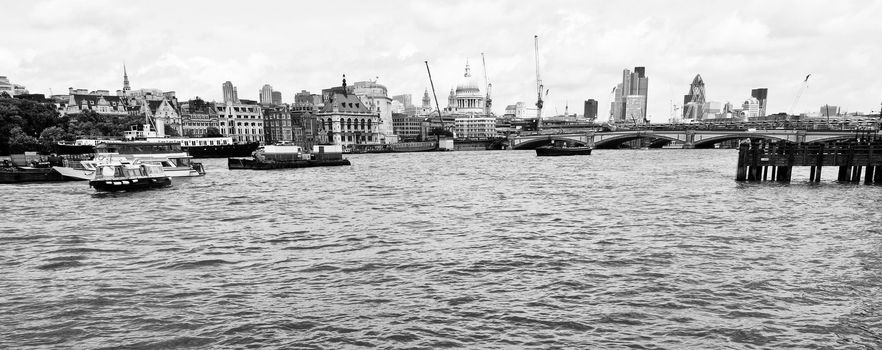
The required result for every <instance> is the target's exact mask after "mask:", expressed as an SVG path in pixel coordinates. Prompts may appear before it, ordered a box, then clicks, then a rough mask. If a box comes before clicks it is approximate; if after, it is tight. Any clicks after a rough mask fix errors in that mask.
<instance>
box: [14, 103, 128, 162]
mask: <svg viewBox="0 0 882 350" xmlns="http://www.w3.org/2000/svg"><path fill="white" fill-rule="evenodd" d="M143 123H144V117H143V116H137V115H134V116H133V115H120V116H106V115H99V114H98V113H97V112H95V111H86V112H83V113H78V114H69V115H65V116H61V115H60V114H59V113H58V112H57V111H56V110H55V106H54V105H52V104H48V103H39V102H35V101H31V100H23V99H17V98H0V155H9V154H11V153H22V152H27V151H34V152H41V153H52V152H54V149H55V147H54V145H56V144H58V142H60V141H73V140H76V139H77V138H78V137H84V136H88V137H94V136H106V137H122V136H123V134H124V132H125V131H127V130H130V129H131V127H132V126H133V125H140V124H143Z"/></svg>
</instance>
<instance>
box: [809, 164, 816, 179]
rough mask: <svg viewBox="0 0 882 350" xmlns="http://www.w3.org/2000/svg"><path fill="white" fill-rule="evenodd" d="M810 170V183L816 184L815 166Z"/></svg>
mask: <svg viewBox="0 0 882 350" xmlns="http://www.w3.org/2000/svg"><path fill="white" fill-rule="evenodd" d="M809 169H810V170H809V182H814V181H815V166H814V165H812V166H811V167H810V168H809Z"/></svg>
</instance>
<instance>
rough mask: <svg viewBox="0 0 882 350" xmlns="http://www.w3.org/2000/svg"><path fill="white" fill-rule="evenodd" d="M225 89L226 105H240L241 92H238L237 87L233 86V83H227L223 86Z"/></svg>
mask: <svg viewBox="0 0 882 350" xmlns="http://www.w3.org/2000/svg"><path fill="white" fill-rule="evenodd" d="M223 88H224V103H239V92H238V91H236V87H235V86H233V83H231V82H230V81H227V82H225V83H224V85H223Z"/></svg>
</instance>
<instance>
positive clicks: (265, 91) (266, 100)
mask: <svg viewBox="0 0 882 350" xmlns="http://www.w3.org/2000/svg"><path fill="white" fill-rule="evenodd" d="M259 93H260V104H262V105H269V104H273V87H272V86H270V84H264V85H263V88H261V89H260V91H259Z"/></svg>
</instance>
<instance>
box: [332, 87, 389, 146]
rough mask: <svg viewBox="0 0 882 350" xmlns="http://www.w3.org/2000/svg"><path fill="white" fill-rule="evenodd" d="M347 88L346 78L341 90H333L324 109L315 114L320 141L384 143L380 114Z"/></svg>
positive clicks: (336, 143) (354, 143) (333, 142)
mask: <svg viewBox="0 0 882 350" xmlns="http://www.w3.org/2000/svg"><path fill="white" fill-rule="evenodd" d="M345 91H346V85H345V81H344V85H343V87H342V90H334V91H331V92H330V93H329V94H328V95H327V96H328V98H327V100H326V101H325V102H324V106H323V107H322V109H321V110H320V111H319V112H318V113H316V121H317V123H318V127H319V131H318V132H319V134H320V136H319V137H318V139H319V140H318V141H320V142H319V143H329V144H334V145H342V146H343V147H353V146H355V145H359V144H378V143H381V136H382V134H381V133H380V125H379V124H380V113H379V112H378V111H377V110H375V109H372V108H370V107H369V106H365V104H364V102H363V101H362V100H361V99H360V98H359V97H358V96H356V95H354V94H352V93H348V92H345ZM323 95H324V93H323ZM390 100H391V99H390ZM389 124H391V112H390V123H389Z"/></svg>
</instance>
